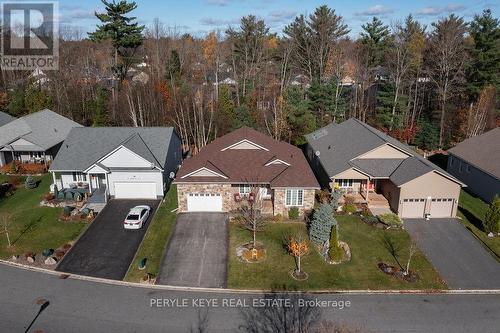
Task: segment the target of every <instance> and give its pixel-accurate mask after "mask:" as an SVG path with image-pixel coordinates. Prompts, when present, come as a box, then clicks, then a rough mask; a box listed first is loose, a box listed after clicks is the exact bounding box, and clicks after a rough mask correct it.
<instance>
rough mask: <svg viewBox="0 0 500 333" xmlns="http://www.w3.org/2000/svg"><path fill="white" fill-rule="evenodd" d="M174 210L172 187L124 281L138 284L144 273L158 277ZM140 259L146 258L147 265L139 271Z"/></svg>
mask: <svg viewBox="0 0 500 333" xmlns="http://www.w3.org/2000/svg"><path fill="white" fill-rule="evenodd" d="M175 208H177V187H176V186H175V185H172V186H171V187H170V190H169V191H168V192H167V195H166V196H165V202H162V204H161V206H160V208H159V209H158V212H157V213H156V215H155V216H154V218H153V221H152V222H151V225H150V226H149V229H148V231H147V233H146V235H145V236H144V240H143V241H142V243H141V246H140V248H139V250H138V251H137V253H136V255H135V258H134V261H133V264H132V265H131V266H130V269H129V271H128V272H127V275H126V276H125V279H124V280H125V281H130V282H139V280H140V279H141V278H142V277H143V276H144V274H145V273H146V272H147V273H151V274H153V275H154V276H158V271H159V269H160V263H161V259H162V256H163V251H164V250H165V248H166V244H167V242H168V240H169V239H170V235H171V234H172V231H173V230H174V225H175V220H176V213H175V212H174V213H172V210H174V209H175ZM142 258H147V263H146V269H145V270H143V271H140V270H139V269H138V264H139V262H140V260H141V259H142Z"/></svg>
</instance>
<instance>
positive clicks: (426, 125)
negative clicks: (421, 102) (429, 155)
mask: <svg viewBox="0 0 500 333" xmlns="http://www.w3.org/2000/svg"><path fill="white" fill-rule="evenodd" d="M417 126H418V127H419V131H418V133H417V135H416V136H415V139H414V140H413V143H414V144H415V145H417V146H418V147H419V148H422V149H427V150H433V149H436V148H437V146H438V145H439V128H438V127H437V126H435V125H434V124H433V123H432V122H431V121H430V120H428V119H426V118H423V119H421V120H420V121H419V122H418V124H417Z"/></svg>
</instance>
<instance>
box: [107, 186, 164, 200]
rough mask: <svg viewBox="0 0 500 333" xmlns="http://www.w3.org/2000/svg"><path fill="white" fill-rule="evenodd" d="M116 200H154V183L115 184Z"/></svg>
mask: <svg viewBox="0 0 500 333" xmlns="http://www.w3.org/2000/svg"><path fill="white" fill-rule="evenodd" d="M115 198H116V199H156V184H155V183H115Z"/></svg>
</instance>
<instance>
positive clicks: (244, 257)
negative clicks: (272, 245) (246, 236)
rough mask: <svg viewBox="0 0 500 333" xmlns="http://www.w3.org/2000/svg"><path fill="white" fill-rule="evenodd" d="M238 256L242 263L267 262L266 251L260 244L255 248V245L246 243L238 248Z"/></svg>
mask: <svg viewBox="0 0 500 333" xmlns="http://www.w3.org/2000/svg"><path fill="white" fill-rule="evenodd" d="M236 256H237V257H238V259H240V261H241V262H244V263H248V264H255V263H259V262H263V261H264V260H266V249H265V248H264V245H263V244H262V243H260V242H257V244H256V246H255V248H254V246H253V243H246V244H243V245H240V246H238V247H237V248H236Z"/></svg>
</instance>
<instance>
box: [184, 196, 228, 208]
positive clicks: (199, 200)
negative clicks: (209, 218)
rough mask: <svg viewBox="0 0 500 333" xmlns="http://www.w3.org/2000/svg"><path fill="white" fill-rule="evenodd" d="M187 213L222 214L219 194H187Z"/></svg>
mask: <svg viewBox="0 0 500 333" xmlns="http://www.w3.org/2000/svg"><path fill="white" fill-rule="evenodd" d="M187 209H188V211H189V212H222V196H221V195H220V194H219V193H189V194H188V195H187Z"/></svg>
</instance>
